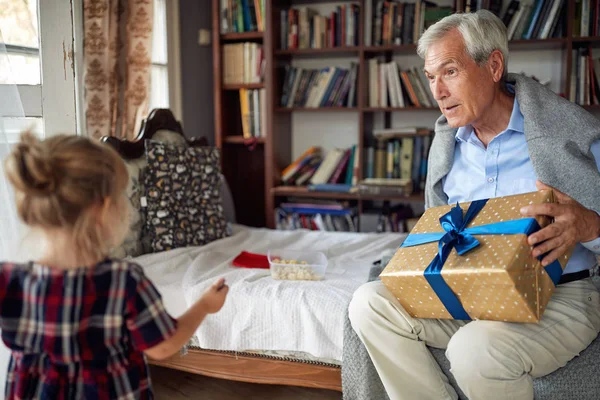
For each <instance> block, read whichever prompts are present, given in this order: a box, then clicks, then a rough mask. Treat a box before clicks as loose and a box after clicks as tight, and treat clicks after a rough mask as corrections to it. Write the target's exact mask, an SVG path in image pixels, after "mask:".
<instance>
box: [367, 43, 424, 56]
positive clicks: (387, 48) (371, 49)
mask: <svg viewBox="0 0 600 400" xmlns="http://www.w3.org/2000/svg"><path fill="white" fill-rule="evenodd" d="M363 50H364V52H365V53H371V54H377V53H387V52H393V53H415V52H416V51H417V46H416V45H415V44H400V45H397V44H386V45H382V46H366V47H364V48H363Z"/></svg>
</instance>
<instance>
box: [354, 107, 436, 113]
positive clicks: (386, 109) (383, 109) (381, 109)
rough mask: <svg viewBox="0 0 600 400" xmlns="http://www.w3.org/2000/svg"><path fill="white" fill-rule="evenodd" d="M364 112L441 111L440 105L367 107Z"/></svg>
mask: <svg viewBox="0 0 600 400" xmlns="http://www.w3.org/2000/svg"><path fill="white" fill-rule="evenodd" d="M362 110H363V112H367V113H369V112H396V111H398V112H407V111H438V112H439V111H440V109H439V108H438V107H366V108H363V109H362Z"/></svg>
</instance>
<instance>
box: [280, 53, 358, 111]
mask: <svg viewBox="0 0 600 400" xmlns="http://www.w3.org/2000/svg"><path fill="white" fill-rule="evenodd" d="M357 80H358V65H357V64H356V63H352V66H351V68H350V69H349V70H347V69H343V68H338V67H325V68H322V69H320V70H318V69H303V68H299V67H298V68H297V67H291V66H289V65H287V66H286V73H285V78H284V80H283V88H282V92H281V100H280V104H281V106H282V107H287V108H293V107H307V108H318V107H355V106H356V82H357Z"/></svg>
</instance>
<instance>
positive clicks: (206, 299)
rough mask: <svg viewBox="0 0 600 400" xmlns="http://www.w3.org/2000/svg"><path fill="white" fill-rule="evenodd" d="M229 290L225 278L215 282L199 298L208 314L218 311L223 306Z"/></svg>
mask: <svg viewBox="0 0 600 400" xmlns="http://www.w3.org/2000/svg"><path fill="white" fill-rule="evenodd" d="M228 292H229V286H227V285H225V279H224V278H221V279H219V280H218V281H216V282H215V283H213V284H212V286H211V287H209V288H208V289H207V290H206V291H205V292H204V294H203V295H202V297H201V298H200V300H199V301H200V302H201V303H202V305H203V308H204V311H205V312H206V313H208V314H214V313H216V312H218V311H219V310H220V309H221V308H222V307H223V304H224V303H225V298H226V297H227V293H228Z"/></svg>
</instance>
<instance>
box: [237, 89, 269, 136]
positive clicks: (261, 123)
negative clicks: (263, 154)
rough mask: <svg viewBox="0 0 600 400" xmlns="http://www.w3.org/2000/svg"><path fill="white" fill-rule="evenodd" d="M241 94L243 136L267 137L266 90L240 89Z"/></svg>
mask: <svg viewBox="0 0 600 400" xmlns="http://www.w3.org/2000/svg"><path fill="white" fill-rule="evenodd" d="M239 94H240V112H241V118H242V135H243V137H244V138H245V139H251V138H258V137H262V138H264V137H266V136H267V125H266V112H267V110H266V101H267V100H266V98H267V92H266V90H265V89H240V90H239Z"/></svg>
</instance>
